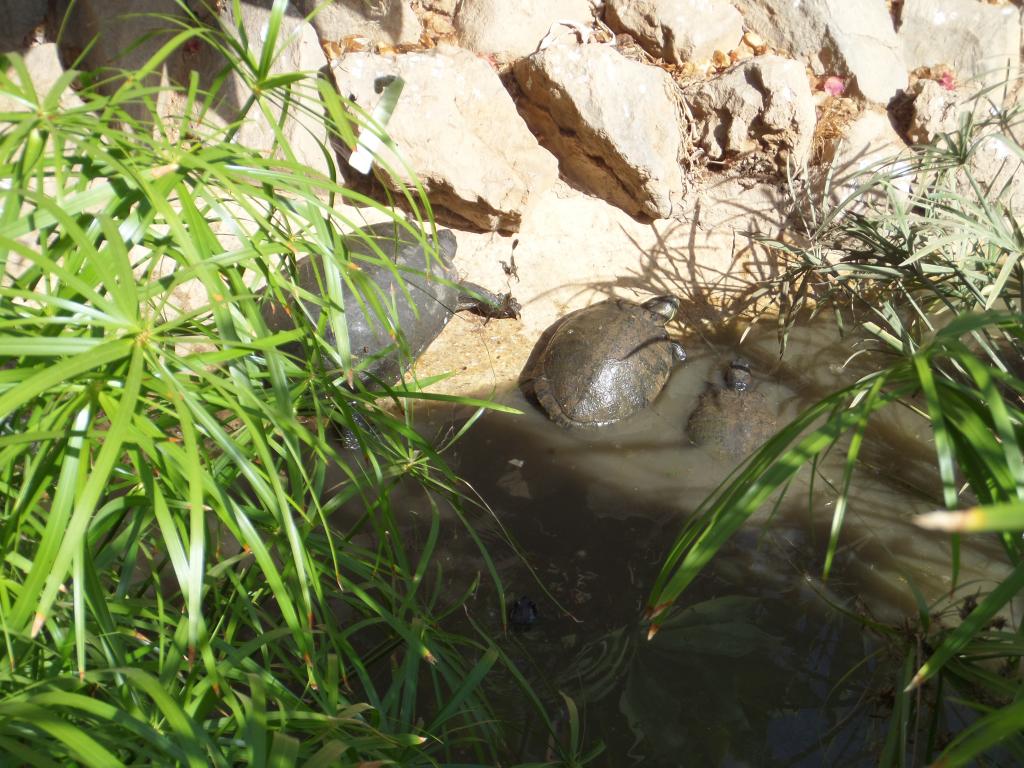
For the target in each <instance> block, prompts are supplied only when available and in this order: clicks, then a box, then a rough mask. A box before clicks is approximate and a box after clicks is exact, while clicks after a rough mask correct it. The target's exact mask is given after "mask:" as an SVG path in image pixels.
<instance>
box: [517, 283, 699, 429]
mask: <svg viewBox="0 0 1024 768" xmlns="http://www.w3.org/2000/svg"><path fill="white" fill-rule="evenodd" d="M678 309H679V300H678V299H677V298H676V297H674V296H657V297H655V298H653V299H650V300H649V301H646V302H644V303H643V304H636V303H634V302H632V301H627V300H625V299H609V300H608V301H602V302H600V303H599V304H594V305H593V306H590V307H586V308H584V309H580V310H577V311H576V312H573V313H571V314H569V315H566V316H565V317H564V318H562V319H561V320H559V321H558V322H557V323H556V324H555V325H553V326H551V328H549V329H548V330H547V331H545V333H544V335H543V336H542V337H541V339H540V341H538V342H537V346H536V347H535V348H534V352H533V354H532V355H531V358H530V359H531V362H530V363H528V365H527V370H526V371H524V373H523V377H522V379H521V381H522V383H523V388H524V390H525V391H526V392H527V393H528V394H529V393H530V391H531V390H532V393H533V395H534V396H535V397H536V399H537V402H538V403H539V404H540V405H541V406H542V407H543V408H544V410H545V411H547V412H548V415H549V416H550V417H551V418H552V420H554V421H555V422H556V423H557V424H560V425H561V426H563V427H582V426H587V427H599V426H603V425H605V424H610V423H612V422H614V421H618V420H620V419H624V418H626V417H627V416H631V415H632V414H634V413H636V412H637V411H639V410H640V409H642V408H644V407H646V406H647V405H648V404H650V402H651V401H652V400H654V398H655V397H657V396H658V393H659V392H661V390H662V387H664V386H665V382H666V381H668V376H669V373H671V371H672V364H673V362H674V361H676V360H685V359H686V353H685V352H684V351H683V348H682V346H681V345H680V344H678V343H677V342H675V341H673V340H672V339H670V338H669V336H668V333H667V332H666V331H665V323H667V322H668V321H669V320H671V319H672V318H673V317H674V316H675V313H676V311H677V310H678Z"/></svg>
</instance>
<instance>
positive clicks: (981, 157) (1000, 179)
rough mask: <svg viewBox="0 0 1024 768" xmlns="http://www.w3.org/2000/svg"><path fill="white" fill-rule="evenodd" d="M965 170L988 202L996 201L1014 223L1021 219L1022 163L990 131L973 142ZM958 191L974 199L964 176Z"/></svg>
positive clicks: (1023, 212) (1023, 198)
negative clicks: (979, 187)
mask: <svg viewBox="0 0 1024 768" xmlns="http://www.w3.org/2000/svg"><path fill="white" fill-rule="evenodd" d="M967 163H968V165H967V167H968V170H969V171H970V174H971V176H972V177H973V178H974V180H975V181H976V182H978V183H979V184H980V185H981V189H982V190H988V192H987V194H986V195H985V197H986V199H988V200H989V201H990V202H992V201H995V200H998V201H999V202H1000V203H1002V204H1003V205H1005V206H1006V207H1007V209H1008V210H1009V212H1010V213H1011V214H1012V216H1013V217H1014V218H1015V219H1016V220H1018V221H1019V220H1020V219H1021V218H1022V217H1024V163H1022V162H1021V159H1020V157H1019V156H1018V155H1017V154H1016V153H1015V152H1014V151H1013V150H1012V149H1010V146H1008V145H1007V142H1006V141H1005V140H1004V139H1002V138H1000V136H999V135H998V133H996V132H990V133H987V134H986V135H984V136H982V137H980V138H978V139H977V140H976V149H975V150H974V152H972V153H971V156H970V159H969V160H968V161H967ZM958 188H959V192H960V194H962V195H963V196H964V197H965V198H967V199H968V200H971V199H976V198H977V194H976V192H975V191H974V187H973V186H972V185H971V184H970V182H969V181H968V180H967V178H966V177H965V176H962V177H961V178H960V179H958Z"/></svg>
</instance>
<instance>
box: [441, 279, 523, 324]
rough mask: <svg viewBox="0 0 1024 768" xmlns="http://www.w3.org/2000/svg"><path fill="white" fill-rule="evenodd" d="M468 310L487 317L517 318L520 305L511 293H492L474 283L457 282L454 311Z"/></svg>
mask: <svg viewBox="0 0 1024 768" xmlns="http://www.w3.org/2000/svg"><path fill="white" fill-rule="evenodd" d="M463 310H469V311H470V312H475V313H476V314H478V315H482V316H483V317H486V318H488V319H490V318H494V319H497V320H507V319H510V318H515V319H516V320H518V319H519V313H520V311H521V310H522V307H521V306H519V302H518V301H516V300H515V298H514V297H513V296H512V294H511V293H494V292H492V291H488V290H487V289H486V288H482V287H481V286H479V285H477V284H476V283H459V298H458V301H457V303H456V305H455V311H456V312H462V311H463Z"/></svg>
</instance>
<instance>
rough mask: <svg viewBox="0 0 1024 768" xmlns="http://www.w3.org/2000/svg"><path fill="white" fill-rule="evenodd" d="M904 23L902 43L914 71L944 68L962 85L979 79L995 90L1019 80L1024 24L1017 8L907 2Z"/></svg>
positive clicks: (940, 0) (956, 0)
mask: <svg viewBox="0 0 1024 768" xmlns="http://www.w3.org/2000/svg"><path fill="white" fill-rule="evenodd" d="M900 19H901V24H900V31H899V39H900V42H901V43H902V45H903V57H904V59H905V60H906V62H907V66H908V67H909V68H910V69H916V68H917V67H931V66H936V65H941V64H945V65H948V66H950V67H952V68H953V69H954V71H955V72H956V77H957V80H958V81H961V82H962V81H964V80H967V79H969V78H979V79H980V80H981V81H982V82H984V83H986V84H990V85H991V84H994V83H999V82H1002V81H1003V80H1004V79H1006V78H1007V76H1009V79H1010V80H1013V79H1014V78H1015V77H1017V73H1018V71H1019V69H1020V42H1021V24H1020V11H1019V10H1018V9H1017V8H1016V7H1014V6H1011V5H986V4H984V3H979V2H975V0H906V2H905V3H904V4H903V10H902V13H901V16H900ZM1007 68H1009V70H1007Z"/></svg>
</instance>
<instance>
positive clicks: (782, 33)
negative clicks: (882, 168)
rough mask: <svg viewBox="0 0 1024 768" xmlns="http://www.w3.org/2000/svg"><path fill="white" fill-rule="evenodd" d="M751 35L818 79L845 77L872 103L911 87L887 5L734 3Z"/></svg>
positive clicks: (875, 1)
mask: <svg viewBox="0 0 1024 768" xmlns="http://www.w3.org/2000/svg"><path fill="white" fill-rule="evenodd" d="M734 2H735V4H736V5H737V6H738V7H739V9H740V11H742V12H743V17H744V20H745V21H746V23H747V26H749V27H750V28H751V29H752V30H754V31H755V32H757V33H758V34H760V35H762V36H763V37H765V38H766V39H768V40H769V41H770V42H772V43H774V44H775V45H777V46H779V47H781V48H784V49H786V50H788V51H789V52H790V53H792V54H793V55H795V56H799V57H802V58H803V57H806V58H807V59H809V60H810V63H811V67H812V69H814V71H815V72H816V73H818V74H829V75H844V76H847V77H849V78H851V81H852V85H853V87H854V88H855V89H856V90H857V91H858V92H859V93H860V94H861V95H862V96H863V97H864V98H866V99H868V100H869V101H874V102H878V103H880V104H887V103H888V101H889V99H891V98H892V97H893V96H894V95H895V94H896V92H897V91H899V90H900V89H902V88H906V87H907V66H906V64H905V63H904V61H903V52H902V50H901V47H900V43H899V40H898V39H897V37H896V32H895V30H894V29H893V24H892V17H891V16H890V15H889V10H888V8H887V7H886V2H885V0H856V2H851V0H819V1H818V2H794V0H734Z"/></svg>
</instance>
